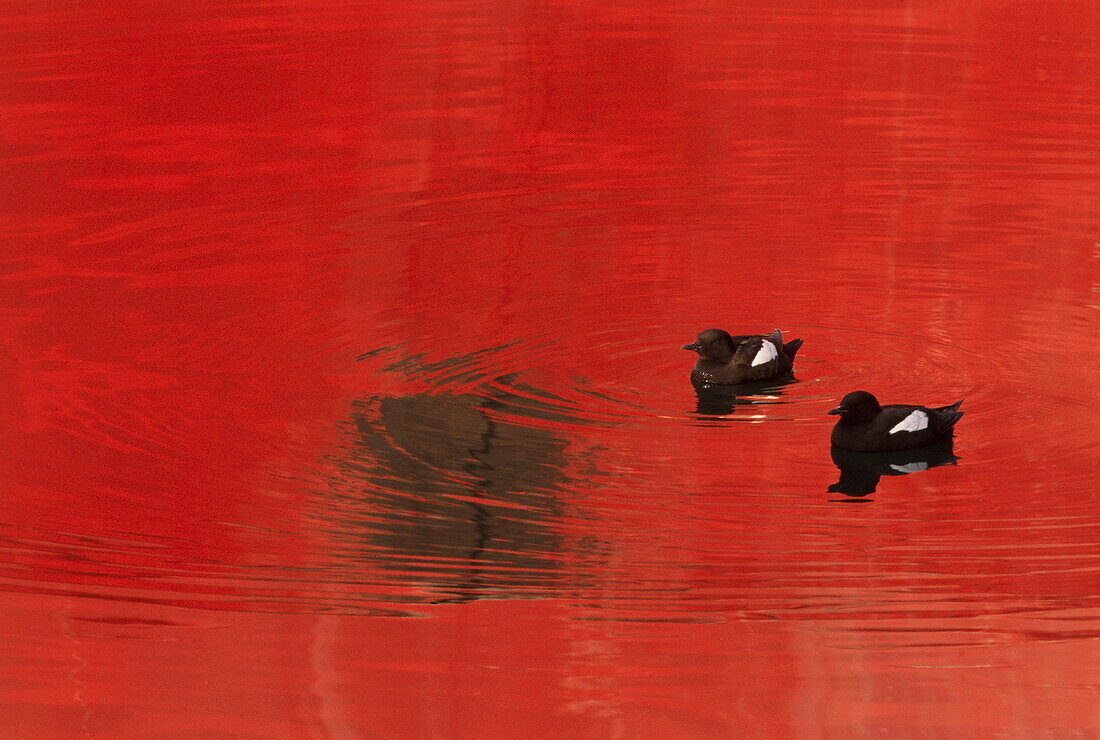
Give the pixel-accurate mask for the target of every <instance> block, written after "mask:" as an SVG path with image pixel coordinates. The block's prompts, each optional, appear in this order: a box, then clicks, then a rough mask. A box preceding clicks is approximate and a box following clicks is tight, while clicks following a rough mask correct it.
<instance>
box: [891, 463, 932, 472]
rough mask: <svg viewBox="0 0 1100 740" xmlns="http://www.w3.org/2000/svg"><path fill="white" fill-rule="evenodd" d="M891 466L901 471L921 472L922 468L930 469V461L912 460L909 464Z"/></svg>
mask: <svg viewBox="0 0 1100 740" xmlns="http://www.w3.org/2000/svg"><path fill="white" fill-rule="evenodd" d="M890 467H891V468H893V469H894V470H896V471H898V472H899V473H919V472H920V471H922V470H928V463H926V462H911V463H909V464H908V465H891V466H890Z"/></svg>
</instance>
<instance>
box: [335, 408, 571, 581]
mask: <svg viewBox="0 0 1100 740" xmlns="http://www.w3.org/2000/svg"><path fill="white" fill-rule="evenodd" d="M479 390H480V389H479ZM485 392H486V395H484V396H482V395H478V394H475V393H465V394H454V395H413V396H401V397H384V398H374V399H367V400H363V401H360V402H357V403H356V404H355V411H354V413H353V416H352V419H353V421H354V424H355V430H356V440H355V441H356V445H355V447H353V448H352V449H351V451H350V453H349V454H348V455H346V456H345V457H343V458H342V459H340V460H339V461H338V465H339V466H340V467H341V468H342V472H343V476H342V480H340V481H338V482H337V483H338V487H339V488H340V489H343V490H345V491H347V492H348V496H347V498H346V500H345V501H344V502H343V505H342V506H341V507H340V509H339V512H340V513H339V519H338V521H337V522H336V524H337V527H338V530H339V534H340V536H341V538H342V539H344V540H345V542H347V541H349V540H350V541H351V542H352V543H354V542H355V541H359V540H361V541H362V542H363V545H362V546H361V548H356V549H359V550H360V551H361V552H363V554H364V557H369V558H371V559H377V561H378V563H379V564H380V565H381V566H382V567H383V568H385V569H387V570H390V571H397V572H400V574H401V577H400V578H397V580H400V581H402V582H408V581H421V582H423V581H427V582H429V583H431V584H432V585H433V586H434V587H436V588H437V589H439V590H442V591H445V592H449V593H451V594H453V596H452V597H450V598H444V599H441V601H466V600H471V599H475V598H478V596H479V595H481V594H483V593H493V594H497V595H501V592H502V591H522V590H532V589H537V588H538V587H539V586H540V585H541V586H545V584H546V582H547V581H549V580H552V579H553V578H554V577H555V564H556V562H557V557H556V553H557V551H558V549H559V538H558V535H557V534H556V532H555V530H553V529H552V528H551V527H549V526H548V522H550V521H553V520H556V519H557V518H558V515H559V513H560V506H559V504H558V502H557V500H556V498H555V496H554V495H553V489H554V488H555V486H557V485H558V484H559V483H560V481H561V478H562V473H561V468H562V465H563V464H564V454H563V453H564V449H565V442H564V441H563V440H562V439H560V438H559V437H557V436H555V435H554V434H553V433H551V432H549V431H546V430H544V429H539V428H532V427H528V426H520V425H518V424H511V423H505V422H502V421H500V420H498V419H496V418H494V411H499V410H500V409H501V408H502V407H503V406H504V403H503V402H502V401H501V399H500V398H499V397H494V391H493V390H492V389H486V390H485ZM496 395H497V396H500V395H503V394H502V393H497V394H496ZM349 489H350V490H349ZM353 546H354V545H353Z"/></svg>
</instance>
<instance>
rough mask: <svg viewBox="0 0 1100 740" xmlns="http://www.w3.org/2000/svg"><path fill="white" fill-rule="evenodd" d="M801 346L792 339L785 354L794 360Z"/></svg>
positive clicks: (785, 349) (785, 346)
mask: <svg viewBox="0 0 1100 740" xmlns="http://www.w3.org/2000/svg"><path fill="white" fill-rule="evenodd" d="M801 346H802V340H801V339H792V340H791V341H789V342H787V343H786V344H784V345H783V354H785V355H787V357H789V358H791V359H792V360H793V359H794V356H795V354H796V353H797V352H798V348H799V347H801ZM959 403H962V401H959Z"/></svg>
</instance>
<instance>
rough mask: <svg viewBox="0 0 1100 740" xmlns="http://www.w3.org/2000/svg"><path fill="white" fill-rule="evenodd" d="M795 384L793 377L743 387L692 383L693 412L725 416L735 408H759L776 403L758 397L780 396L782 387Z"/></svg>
mask: <svg viewBox="0 0 1100 740" xmlns="http://www.w3.org/2000/svg"><path fill="white" fill-rule="evenodd" d="M794 382H795V378H794V376H793V375H787V376H786V377H785V378H781V379H779V380H766V381H764V382H762V383H746V384H744V385H706V384H703V383H693V384H692V385H693V386H694V387H695V395H696V398H697V403H696V404H695V412H696V413H697V414H704V415H706V416H726V415H727V414H732V413H733V409H734V407H737V406H761V405H767V404H769V403H777V400H774V399H761V398H760V396H782V395H784V391H783V390H782V388H783V386H786V385H790V384H791V383H794Z"/></svg>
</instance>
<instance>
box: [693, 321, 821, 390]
mask: <svg viewBox="0 0 1100 740" xmlns="http://www.w3.org/2000/svg"><path fill="white" fill-rule="evenodd" d="M801 346H802V340H801V339H792V340H791V341H789V342H787V343H786V344H784V343H783V334H782V333H781V332H780V331H779V330H778V329H776V330H775V331H773V332H772V333H771V334H742V335H739V336H731V335H730V333H729V332H727V331H723V330H721V329H707V330H706V331H702V332H699V336H698V337H696V338H695V341H694V342H692V343H691V344H685V345H684V349H688V350H691V351H693V352H698V353H699V359H698V360H696V361H695V367H693V368H692V369H691V382H692V383H694V384H695V385H697V386H699V385H742V384H744V383H756V382H758V381H761V380H773V379H775V378H781V377H783V376H784V375H786V374H787V373H789V372H790V371H791V368H793V367H794V356H795V353H796V352H798V348H799V347H801Z"/></svg>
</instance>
